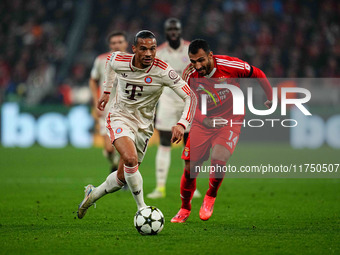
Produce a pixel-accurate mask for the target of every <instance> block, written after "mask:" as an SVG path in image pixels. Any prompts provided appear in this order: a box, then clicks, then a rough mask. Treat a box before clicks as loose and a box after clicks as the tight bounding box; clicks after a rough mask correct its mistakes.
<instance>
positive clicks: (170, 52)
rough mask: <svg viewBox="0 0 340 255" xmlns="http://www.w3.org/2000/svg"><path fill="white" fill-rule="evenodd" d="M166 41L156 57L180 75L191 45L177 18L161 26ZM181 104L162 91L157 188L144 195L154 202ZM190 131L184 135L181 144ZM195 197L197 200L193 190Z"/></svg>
mask: <svg viewBox="0 0 340 255" xmlns="http://www.w3.org/2000/svg"><path fill="white" fill-rule="evenodd" d="M164 30H165V35H166V40H167V41H166V42H164V43H163V44H161V45H160V46H159V47H158V48H157V56H158V57H159V58H161V59H162V60H164V61H165V62H167V63H169V64H170V65H171V66H172V67H173V68H174V69H175V71H176V72H177V73H178V74H180V75H181V76H182V73H183V71H184V69H185V68H186V67H187V66H188V64H190V60H189V57H188V47H189V44H190V42H189V41H185V40H184V39H183V38H182V36H181V34H182V24H181V22H180V21H179V20H178V19H176V18H169V19H167V20H166V21H165V23H164ZM183 107H184V102H183V100H182V98H180V97H179V96H177V95H176V93H175V92H174V91H173V90H172V89H170V88H164V91H163V94H162V95H161V97H160V99H159V102H158V107H157V112H156V124H155V127H156V129H157V130H158V131H159V137H160V145H159V146H158V150H157V154H156V188H155V189H154V191H153V192H152V193H150V194H148V195H147V197H148V198H151V199H156V198H163V197H165V196H166V189H165V185H166V180H167V177H168V172H169V168H170V162H171V142H170V139H171V127H172V126H173V125H175V124H176V123H177V121H178V119H179V118H180V117H181V115H182V112H183ZM188 132H189V130H188V129H187V130H186V133H185V134H184V144H185V143H186V139H187V137H188ZM194 197H200V193H199V192H198V191H197V190H196V191H195V193H194Z"/></svg>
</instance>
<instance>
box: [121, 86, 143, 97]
mask: <svg viewBox="0 0 340 255" xmlns="http://www.w3.org/2000/svg"><path fill="white" fill-rule="evenodd" d="M129 86H132V90H131V95H130V96H129V97H128V99H131V100H134V101H137V99H135V95H136V89H137V87H138V88H139V89H140V91H141V92H143V86H140V85H135V84H130V83H126V87H125V88H126V89H127V88H128V87H129ZM125 93H128V94H129V91H128V90H125ZM137 96H142V93H137Z"/></svg>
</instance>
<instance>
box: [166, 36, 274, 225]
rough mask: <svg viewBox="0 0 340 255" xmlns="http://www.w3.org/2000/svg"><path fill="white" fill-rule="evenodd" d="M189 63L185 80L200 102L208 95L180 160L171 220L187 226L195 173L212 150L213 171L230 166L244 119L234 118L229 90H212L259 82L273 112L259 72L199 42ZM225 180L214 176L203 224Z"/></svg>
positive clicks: (193, 45)
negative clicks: (176, 201) (179, 203)
mask: <svg viewBox="0 0 340 255" xmlns="http://www.w3.org/2000/svg"><path fill="white" fill-rule="evenodd" d="M189 58H190V62H191V64H190V65H189V66H188V67H187V68H186V70H185V71H184V72H183V79H184V80H185V81H187V83H188V84H189V85H190V87H191V89H192V91H194V92H195V93H196V96H197V98H198V101H201V98H202V95H204V94H205V95H206V99H207V100H206V105H207V114H206V115H202V112H201V106H199V104H197V109H196V113H195V118H194V121H193V124H192V127H191V130H190V134H189V139H188V141H187V143H186V146H185V148H184V151H183V154H182V159H184V160H185V168H184V173H183V175H182V179H181V199H182V206H181V209H180V210H179V212H178V213H177V214H176V215H175V217H173V218H172V220H171V222H176V223H182V222H185V221H186V220H187V219H188V217H189V215H190V213H191V199H192V196H193V193H194V191H195V189H196V177H197V175H198V173H199V172H196V170H195V169H197V166H201V165H202V164H203V162H204V161H206V160H208V159H209V156H210V149H211V166H213V167H215V169H218V168H219V169H221V168H223V167H224V166H226V163H227V161H228V160H229V158H230V157H231V155H232V154H233V151H234V149H235V147H236V144H237V142H238V138H239V134H240V130H241V127H242V123H243V120H244V115H234V114H233V97H232V93H230V91H229V90H228V89H226V88H216V87H215V86H214V85H215V84H216V83H228V84H229V85H230V84H231V85H234V86H237V87H238V88H239V87H240V85H239V81H238V78H258V83H259V84H260V85H261V87H262V88H263V90H264V92H265V94H266V96H267V99H268V100H267V101H266V102H265V103H264V104H265V105H266V107H267V108H270V107H271V101H272V87H271V85H270V84H269V82H268V80H267V78H266V76H265V74H264V73H263V72H262V71H261V70H260V69H258V68H256V67H254V66H250V65H249V64H248V63H246V62H244V61H242V60H240V59H238V58H234V57H229V56H225V55H223V56H222V55H213V53H212V51H210V48H209V45H208V44H207V42H206V41H205V40H202V39H197V40H194V41H192V42H191V43H190V45H189ZM217 119H224V120H227V121H228V123H227V124H225V123H226V122H216V120H217ZM216 123H223V124H216ZM231 123H234V124H231ZM237 123H238V124H237ZM190 138H191V141H190ZM223 178H224V173H223V172H220V173H216V172H214V173H212V172H211V173H210V175H209V189H208V191H207V193H206V195H205V197H204V200H203V203H202V206H201V209H200V212H199V215H200V218H201V220H208V219H209V218H210V217H211V215H212V213H213V208H214V203H215V199H216V195H217V191H218V189H219V187H220V185H221V183H222V181H223Z"/></svg>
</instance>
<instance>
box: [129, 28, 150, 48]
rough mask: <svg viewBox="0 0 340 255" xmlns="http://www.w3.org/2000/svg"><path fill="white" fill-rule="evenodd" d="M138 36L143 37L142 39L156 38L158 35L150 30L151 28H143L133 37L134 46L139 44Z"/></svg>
mask: <svg viewBox="0 0 340 255" xmlns="http://www.w3.org/2000/svg"><path fill="white" fill-rule="evenodd" d="M138 38H142V39H146V38H150V39H156V36H155V35H154V33H152V32H151V31H149V30H142V31H139V32H138V33H137V34H136V35H135V38H134V39H133V45H134V46H137V43H138Z"/></svg>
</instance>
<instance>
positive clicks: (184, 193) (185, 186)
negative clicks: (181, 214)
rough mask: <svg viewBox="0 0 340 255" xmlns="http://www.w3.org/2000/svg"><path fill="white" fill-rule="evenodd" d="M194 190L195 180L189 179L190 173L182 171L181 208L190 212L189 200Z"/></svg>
mask: <svg viewBox="0 0 340 255" xmlns="http://www.w3.org/2000/svg"><path fill="white" fill-rule="evenodd" d="M195 190H196V178H190V172H189V171H186V170H185V169H184V173H183V175H182V179H181V199H182V207H181V208H184V209H187V210H189V211H191V199H192V196H193V195H194V192H195Z"/></svg>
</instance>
